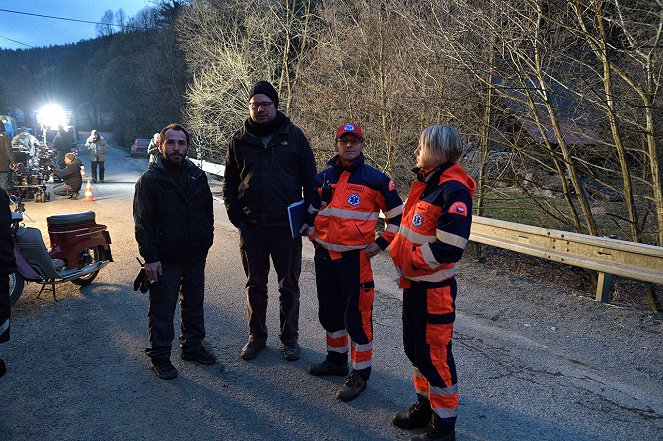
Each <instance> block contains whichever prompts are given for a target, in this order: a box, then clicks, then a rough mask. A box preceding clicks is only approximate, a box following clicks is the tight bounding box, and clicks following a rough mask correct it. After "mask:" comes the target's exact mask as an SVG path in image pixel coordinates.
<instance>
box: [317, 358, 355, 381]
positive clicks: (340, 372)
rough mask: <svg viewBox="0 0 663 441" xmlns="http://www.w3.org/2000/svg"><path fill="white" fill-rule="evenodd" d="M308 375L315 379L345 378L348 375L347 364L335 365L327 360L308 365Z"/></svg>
mask: <svg viewBox="0 0 663 441" xmlns="http://www.w3.org/2000/svg"><path fill="white" fill-rule="evenodd" d="M308 373H309V374H311V375H313V376H316V377H325V376H327V375H336V376H338V377H345V376H346V375H348V363H347V362H345V363H343V364H335V363H333V362H331V361H329V360H325V361H323V362H322V363H316V364H312V365H310V366H309V367H308Z"/></svg>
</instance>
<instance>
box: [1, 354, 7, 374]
mask: <svg viewBox="0 0 663 441" xmlns="http://www.w3.org/2000/svg"><path fill="white" fill-rule="evenodd" d="M6 373H7V365H6V364H5V360H3V359H2V358H0V377H2V376H3V375H5V374H6Z"/></svg>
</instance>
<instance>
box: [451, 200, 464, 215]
mask: <svg viewBox="0 0 663 441" xmlns="http://www.w3.org/2000/svg"><path fill="white" fill-rule="evenodd" d="M449 213H451V214H460V215H461V216H466V217H467V205H465V203H464V202H454V203H453V204H451V207H449Z"/></svg>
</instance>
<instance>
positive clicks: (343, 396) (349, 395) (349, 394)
mask: <svg viewBox="0 0 663 441" xmlns="http://www.w3.org/2000/svg"><path fill="white" fill-rule="evenodd" d="M366 383H367V381H366V379H365V378H364V377H362V376H361V375H359V374H358V373H356V372H355V371H352V372H350V373H349V374H348V376H347V377H345V383H343V384H342V385H341V387H340V388H339V389H338V392H336V398H337V399H339V400H341V401H352V400H354V399H355V398H357V397H358V396H359V395H361V393H362V392H363V391H364V390H365V389H366Z"/></svg>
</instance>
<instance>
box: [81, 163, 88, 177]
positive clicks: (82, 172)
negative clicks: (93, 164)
mask: <svg viewBox="0 0 663 441" xmlns="http://www.w3.org/2000/svg"><path fill="white" fill-rule="evenodd" d="M81 178H83V179H87V176H85V166H84V165H82V164H81Z"/></svg>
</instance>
